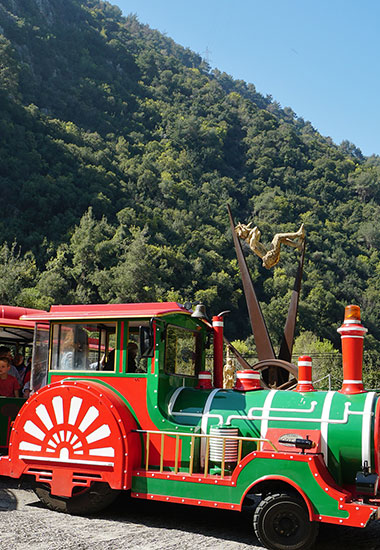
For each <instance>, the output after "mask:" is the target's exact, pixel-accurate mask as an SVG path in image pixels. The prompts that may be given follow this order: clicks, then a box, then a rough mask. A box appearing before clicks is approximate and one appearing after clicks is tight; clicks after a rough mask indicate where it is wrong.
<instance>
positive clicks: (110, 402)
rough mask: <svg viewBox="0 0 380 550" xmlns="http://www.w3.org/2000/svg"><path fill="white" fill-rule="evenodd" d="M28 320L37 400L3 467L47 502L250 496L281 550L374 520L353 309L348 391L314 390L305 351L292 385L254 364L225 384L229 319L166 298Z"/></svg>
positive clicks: (85, 508) (235, 502) (199, 501)
mask: <svg viewBox="0 0 380 550" xmlns="http://www.w3.org/2000/svg"><path fill="white" fill-rule="evenodd" d="M28 319H29V320H30V321H33V322H35V323H36V335H35V347H34V364H33V371H32V387H33V389H34V393H33V395H32V396H31V397H30V398H29V399H28V400H27V402H26V403H25V404H24V405H23V407H22V408H21V410H20V412H19V414H18V415H17V417H16V420H15V421H14V423H13V428H12V432H11V437H10V442H9V453H8V455H7V456H3V457H1V458H0V474H1V475H4V476H10V477H13V478H20V477H21V476H23V475H29V476H33V477H34V478H35V481H36V493H37V495H38V496H39V498H40V499H41V501H42V502H43V503H45V504H46V505H47V506H48V507H49V508H52V509H54V510H59V511H63V512H69V513H73V514H83V513H91V512H95V511H98V510H100V509H102V508H104V507H105V506H107V505H108V504H109V503H111V502H112V501H113V499H114V498H115V497H116V495H117V494H118V493H119V492H120V491H130V494H131V497H132V498H140V499H150V500H160V501H167V502H175V503H183V504H191V505H195V506H208V507H213V508H223V509H228V510H231V511H236V512H239V511H241V510H242V508H243V505H245V504H246V503H247V502H249V501H250V499H251V497H252V496H253V495H259V496H261V502H260V504H259V505H258V506H257V507H256V510H255V512H254V517H253V527H254V530H255V533H256V535H257V536H258V538H259V540H260V541H261V542H262V543H263V544H264V545H265V546H266V547H268V548H273V549H283V550H284V549H285V550H291V549H293V550H295V549H302V548H310V547H311V546H312V544H313V542H314V540H315V537H316V534H317V527H318V524H319V523H320V522H327V523H334V524H341V525H346V526H356V527H364V526H366V525H367V524H368V522H369V521H370V520H373V519H378V517H379V511H380V507H379V505H380V497H379V495H378V476H379V473H380V441H379V438H380V409H379V403H380V402H379V397H378V395H377V394H376V393H375V392H366V391H365V390H364V388H363V385H362V382H361V370H362V348H363V338H364V334H365V331H366V329H365V328H364V327H363V326H362V324H361V321H360V310H359V308H358V307H357V306H348V307H347V308H346V317H345V320H344V323H343V325H342V327H341V328H340V329H339V330H340V332H341V336H342V345H343V346H342V348H343V371H344V384H343V387H342V388H341V390H340V391H328V392H324V391H323V392H321V391H315V390H314V388H313V385H312V382H311V372H310V369H311V367H310V364H311V361H310V358H307V357H303V358H301V360H300V364H299V377H298V385H297V388H296V390H295V391H282V390H275V389H264V388H263V385H262V384H261V381H260V373H258V372H255V371H252V370H243V371H240V372H239V373H238V376H237V380H236V386H235V388H233V389H228V390H227V389H223V388H222V369H223V315H219V316H216V317H214V318H213V320H212V322H209V321H208V320H207V319H206V318H205V316H204V315H202V314H198V310H197V311H196V312H192V311H191V310H188V309H186V308H185V307H184V306H181V305H179V304H177V303H174V302H172V303H151V304H110V305H86V306H53V307H52V308H51V311H50V312H49V313H38V314H35V315H29V316H28ZM210 348H213V376H212V377H211V373H210V372H209V371H210V370H211V369H209V368H207V367H208V364H207V361H208V360H209V359H208V356H209V355H208V354H209V350H210ZM212 380H213V382H212Z"/></svg>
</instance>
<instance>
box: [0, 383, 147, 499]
mask: <svg viewBox="0 0 380 550" xmlns="http://www.w3.org/2000/svg"><path fill="white" fill-rule="evenodd" d="M137 427H138V426H137V424H136V421H135V419H134V417H133V416H132V413H131V412H130V410H129V409H128V408H127V406H126V404H125V403H124V402H123V401H122V400H121V398H120V397H119V396H118V395H117V394H116V393H115V392H114V391H113V390H112V389H111V388H109V387H107V386H104V385H103V384H100V383H99V382H96V381H92V380H89V381H83V380H82V381H78V380H68V379H67V380H62V381H60V382H57V383H55V384H51V385H48V386H45V387H44V388H43V389H42V390H40V391H38V392H36V393H35V394H34V395H33V396H32V397H31V398H30V399H29V400H28V401H27V402H26V403H25V405H24V406H23V408H22V409H21V411H20V412H19V414H18V415H17V418H16V420H15V422H14V426H13V429H12V433H11V438H10V443H9V456H8V457H3V460H2V461H1V462H0V474H2V475H9V476H11V477H16V478H18V477H20V476H21V475H22V474H32V475H34V476H35V477H36V480H37V481H40V482H43V483H48V484H50V487H51V492H52V494H53V495H57V496H63V497H70V496H71V494H72V491H73V488H74V487H88V486H89V485H90V484H91V482H93V481H104V482H106V483H108V484H109V485H110V487H111V488H112V489H129V488H130V486H131V476H132V470H133V469H134V468H136V467H138V466H139V465H140V463H141V442H140V439H139V436H138V434H137V433H135V432H134V431H133V430H135V429H136V428H137ZM6 462H7V463H8V464H7V466H8V472H6V471H5V470H7V467H6Z"/></svg>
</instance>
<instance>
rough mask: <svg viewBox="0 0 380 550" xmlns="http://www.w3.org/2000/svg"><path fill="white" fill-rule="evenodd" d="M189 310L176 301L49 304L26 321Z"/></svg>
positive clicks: (154, 314)
mask: <svg viewBox="0 0 380 550" xmlns="http://www.w3.org/2000/svg"><path fill="white" fill-rule="evenodd" d="M190 312H191V311H189V310H188V309H186V308H185V307H184V306H182V305H181V304H177V302H151V303H141V304H139V303H135V304H89V305H88V304H87V305H64V306H51V308H50V311H49V312H41V313H38V314H27V315H24V316H23V319H25V320H28V321H54V320H71V319H104V318H109V319H112V318H124V317H157V316H159V315H166V314H168V313H187V314H189V313H190Z"/></svg>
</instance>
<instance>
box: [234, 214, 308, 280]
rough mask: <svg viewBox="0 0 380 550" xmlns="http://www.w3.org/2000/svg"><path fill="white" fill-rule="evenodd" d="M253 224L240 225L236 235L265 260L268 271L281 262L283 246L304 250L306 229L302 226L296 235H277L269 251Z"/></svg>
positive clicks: (264, 263) (264, 264) (237, 227)
mask: <svg viewBox="0 0 380 550" xmlns="http://www.w3.org/2000/svg"><path fill="white" fill-rule="evenodd" d="M251 225H252V222H250V223H249V224H248V225H246V224H244V223H238V224H237V226H236V227H235V231H236V234H237V235H238V236H239V237H240V238H241V239H243V240H244V241H246V242H247V243H248V244H249V246H250V248H251V250H252V251H253V252H254V253H255V254H257V255H258V256H259V257H260V258H261V259H262V260H263V266H264V267H266V268H267V269H270V268H271V267H273V266H275V265H276V264H278V262H279V260H280V248H281V245H282V244H286V245H288V246H292V247H293V248H298V250H301V249H302V244H303V241H304V239H305V228H304V225H303V224H302V225H301V227H300V228H299V230H298V231H296V232H295V233H276V235H275V236H274V237H273V240H272V242H271V246H270V248H269V250H267V249H266V248H265V246H264V245H263V244H262V243H261V242H260V237H261V232H260V230H259V228H258V227H256V226H255V227H253V228H251Z"/></svg>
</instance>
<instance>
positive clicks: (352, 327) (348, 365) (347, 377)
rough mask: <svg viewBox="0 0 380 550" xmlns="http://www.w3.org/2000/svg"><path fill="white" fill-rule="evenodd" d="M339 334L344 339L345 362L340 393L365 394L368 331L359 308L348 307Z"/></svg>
mask: <svg viewBox="0 0 380 550" xmlns="http://www.w3.org/2000/svg"><path fill="white" fill-rule="evenodd" d="M338 332H339V334H340V335H341V338H342V362H343V385H342V389H341V390H340V392H341V393H347V394H353V393H363V392H365V389H364V386H363V379H362V371H363V340H364V335H365V333H366V332H367V329H366V328H365V327H363V325H362V323H361V320H360V307H359V306H354V305H350V306H346V309H345V312H344V321H343V325H342V326H341V327H340V328H338Z"/></svg>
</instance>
